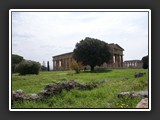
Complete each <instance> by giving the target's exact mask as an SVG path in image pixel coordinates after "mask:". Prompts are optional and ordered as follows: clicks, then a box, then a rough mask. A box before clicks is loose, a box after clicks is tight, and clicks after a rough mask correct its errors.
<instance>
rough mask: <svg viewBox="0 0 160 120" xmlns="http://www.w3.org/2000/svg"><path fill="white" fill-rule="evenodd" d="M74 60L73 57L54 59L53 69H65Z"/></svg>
mask: <svg viewBox="0 0 160 120" xmlns="http://www.w3.org/2000/svg"><path fill="white" fill-rule="evenodd" d="M71 61H72V58H61V59H55V60H53V69H54V70H65V69H69V68H70V66H69V63H70V62H71Z"/></svg>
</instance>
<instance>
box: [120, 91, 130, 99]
mask: <svg viewBox="0 0 160 120" xmlns="http://www.w3.org/2000/svg"><path fill="white" fill-rule="evenodd" d="M130 95H131V93H130V92H121V93H120V94H118V96H117V97H118V98H123V97H124V96H130Z"/></svg>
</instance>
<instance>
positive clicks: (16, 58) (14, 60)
mask: <svg viewBox="0 0 160 120" xmlns="http://www.w3.org/2000/svg"><path fill="white" fill-rule="evenodd" d="M22 60H23V57H22V56H20V55H16V54H12V72H15V65H17V64H19V63H20V62H21V61H22Z"/></svg>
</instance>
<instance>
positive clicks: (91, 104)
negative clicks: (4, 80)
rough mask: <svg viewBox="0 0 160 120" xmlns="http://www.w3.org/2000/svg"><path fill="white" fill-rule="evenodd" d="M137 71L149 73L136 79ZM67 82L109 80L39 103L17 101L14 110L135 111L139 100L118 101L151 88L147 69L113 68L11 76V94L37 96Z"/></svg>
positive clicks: (42, 100)
mask: <svg viewBox="0 0 160 120" xmlns="http://www.w3.org/2000/svg"><path fill="white" fill-rule="evenodd" d="M135 72H146V75H144V76H143V77H140V78H134V73H135ZM64 80H75V81H77V82H80V83H82V82H85V83H88V82H98V81H102V80H108V82H105V83H103V84H100V85H99V86H98V88H95V89H93V90H83V91H81V90H77V89H72V90H71V91H65V90H63V91H62V93H60V94H57V95H55V96H54V97H49V98H47V99H41V100H37V101H25V102H20V101H19V102H15V103H14V104H13V105H12V108H135V106H136V105H137V103H138V102H139V101H140V100H141V99H140V98H134V99H131V98H129V97H128V98H117V95H118V94H119V93H121V92H126V91H141V90H147V89H148V85H147V84H148V70H147V69H113V70H98V71H95V72H90V71H82V72H81V73H80V74H74V71H50V72H40V74H39V75H26V76H19V75H18V74H12V91H13V90H14V91H16V90H18V89H22V90H23V91H24V92H25V93H27V94H28V93H38V92H40V91H42V90H43V89H44V87H45V86H46V85H47V84H49V83H55V82H58V81H64Z"/></svg>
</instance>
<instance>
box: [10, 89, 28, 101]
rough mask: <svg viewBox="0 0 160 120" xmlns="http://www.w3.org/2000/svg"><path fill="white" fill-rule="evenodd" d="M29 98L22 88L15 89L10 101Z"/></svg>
mask: <svg viewBox="0 0 160 120" xmlns="http://www.w3.org/2000/svg"><path fill="white" fill-rule="evenodd" d="M27 99H29V98H28V97H27V96H26V95H25V94H24V92H23V90H21V89H19V90H17V91H13V92H12V101H18V100H21V101H23V100H27Z"/></svg>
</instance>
